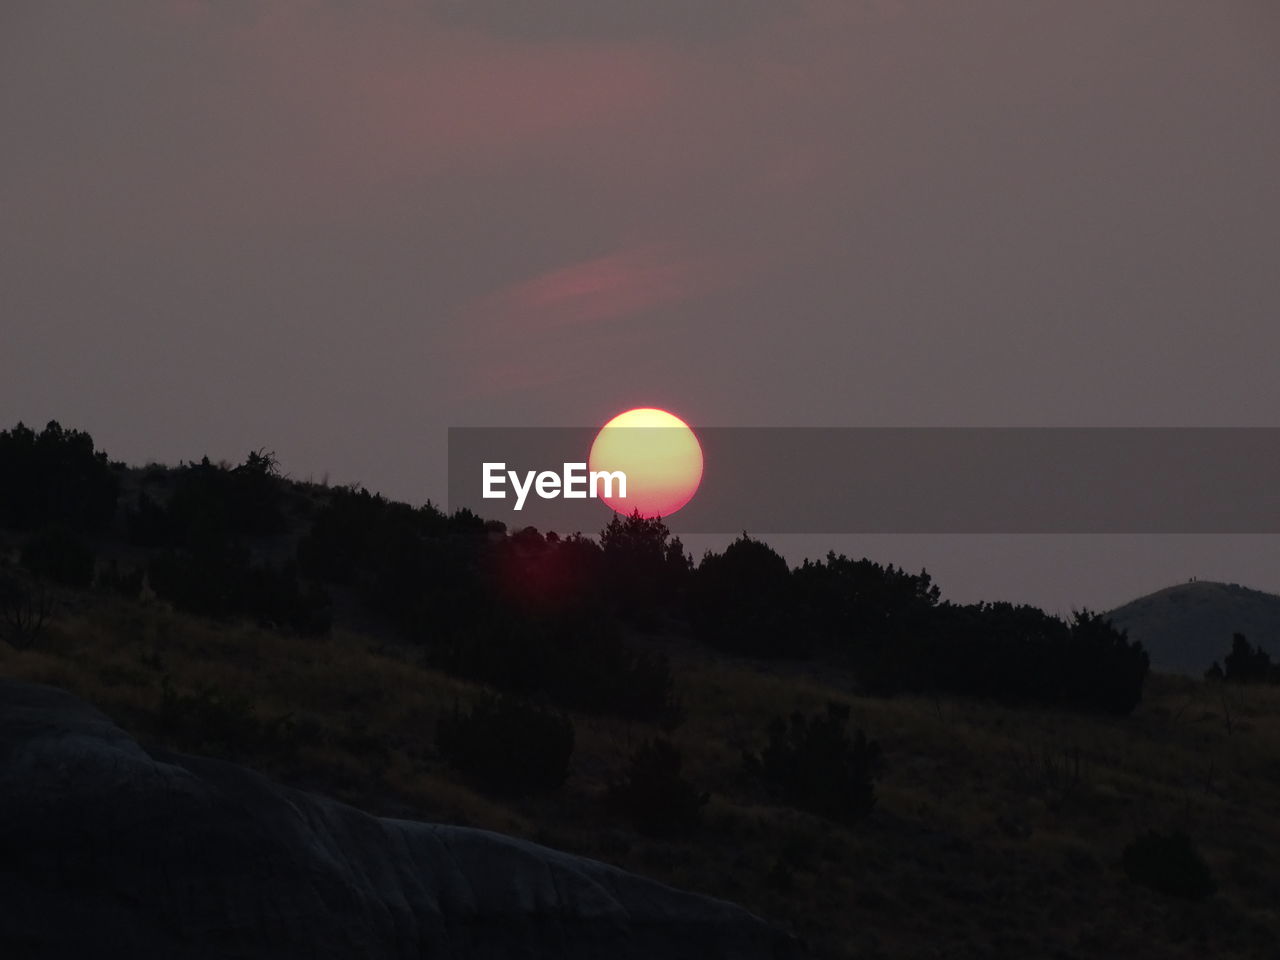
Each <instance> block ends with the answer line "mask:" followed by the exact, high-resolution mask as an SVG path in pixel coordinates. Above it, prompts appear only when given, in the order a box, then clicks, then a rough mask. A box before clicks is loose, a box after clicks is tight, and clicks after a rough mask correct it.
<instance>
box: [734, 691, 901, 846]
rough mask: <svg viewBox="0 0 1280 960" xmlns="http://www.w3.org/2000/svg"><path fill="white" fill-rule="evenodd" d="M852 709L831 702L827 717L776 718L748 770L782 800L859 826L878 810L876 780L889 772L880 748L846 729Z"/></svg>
mask: <svg viewBox="0 0 1280 960" xmlns="http://www.w3.org/2000/svg"><path fill="white" fill-rule="evenodd" d="M848 720H849V705H848V704H846V703H837V702H835V701H831V702H829V703H828V704H827V708H826V711H825V712H824V713H820V714H815V715H813V716H806V715H805V714H803V713H800V712H796V713H793V714H792V715H791V717H790V720H789V721H787V720H783V719H782V718H781V717H775V718H774V720H773V722H772V723H771V724H770V725H769V742H768V743H767V744H766V745H765V747H764V749H763V750H762V751H761V752H760V753H758V754H756V753H748V754H746V756H745V757H744V758H743V766H744V768H745V770H746V772H747V774H748V775H749V776H752V777H755V778H756V779H758V780H760V781H761V782H763V783H764V784H765V785H766V786H768V787H769V788H770V790H772V791H773V792H774V794H776V795H777V796H779V797H781V798H783V799H784V800H786V801H787V802H789V803H792V804H794V805H795V806H797V807H799V808H800V809H802V810H808V811H810V812H811V813H815V814H817V815H818V816H820V817H826V818H828V819H830V820H835V821H838V822H840V823H856V822H857V821H858V820H861V819H863V818H864V817H866V816H867V815H868V814H870V813H871V810H872V808H873V807H874V806H875V802H876V795H875V781H876V778H877V777H879V776H880V774H881V773H882V772H883V770H884V755H883V752H882V751H881V749H880V744H878V743H876V742H875V741H874V740H868V739H867V736H866V734H865V733H863V731H861V730H858V731H857V732H855V733H854V735H853V736H852V737H850V736H849V733H848V731H847V730H846V729H845V728H846V725H847V724H848Z"/></svg>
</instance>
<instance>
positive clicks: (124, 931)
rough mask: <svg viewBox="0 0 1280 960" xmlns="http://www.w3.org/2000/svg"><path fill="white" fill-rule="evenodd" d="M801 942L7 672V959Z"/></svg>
mask: <svg viewBox="0 0 1280 960" xmlns="http://www.w3.org/2000/svg"><path fill="white" fill-rule="evenodd" d="M799 955H800V951H799V949H798V947H797V946H796V945H795V944H794V942H793V941H791V940H790V939H789V938H788V937H786V936H784V935H783V934H781V933H780V932H779V931H777V930H776V929H774V928H773V927H771V926H769V925H767V924H765V923H764V922H763V921H761V920H759V919H757V918H756V917H754V916H752V915H751V914H749V913H747V912H746V911H744V910H742V909H741V908H739V907H736V906H734V905H732V904H729V903H725V902H723V901H719V900H713V899H710V898H706V897H700V896H695V895H693V894H688V893H681V892H679V891H677V890H673V889H671V888H670V887H666V886H663V885H661V884H659V883H655V882H653V881H649V880H645V879H642V878H640V877H636V876H633V875H631V874H628V873H625V872H623V871H621V870H617V869H615V868H612V867H609V866H606V865H604V864H601V863H597V862H595V861H592V860H587V859H584V858H581V857H575V856H570V855H568V854H565V853H560V852H557V851H554V850H550V849H547V848H545V847H540V846H537V845H535V844H532V843H526V842H523V841H520V840H515V839H512V838H509V837H504V836H501V835H499V834H494V833H489V832H487V831H482V830H471V829H465V828H461V827H450V826H441V825H436V824H429V823H414V822H410V821H404V820H387V819H379V818H377V817H372V816H369V815H367V814H364V813H361V812H360V811H358V810H355V809H353V808H351V807H347V806H344V805H342V804H339V803H335V802H333V801H330V800H326V799H323V798H320V797H317V796H313V795H310V794H306V793H303V792H300V791H297V790H291V789H288V788H285V787H281V786H279V785H277V784H274V783H272V782H271V781H269V780H268V779H266V778H265V777H262V776H260V775H258V774H255V773H253V772H252V771H249V770H246V769H244V768H241V767H237V766H235V765H232V764H228V763H222V762H219V761H214V760H209V759H201V758H198V757H189V756H182V755H176V754H169V753H162V752H159V751H150V752H149V751H147V750H144V749H143V748H142V747H141V746H139V744H138V743H137V742H135V741H134V740H133V739H132V738H131V737H129V736H128V735H127V734H125V733H124V732H123V731H122V730H120V729H119V728H118V727H116V726H115V725H114V724H112V723H111V721H110V720H108V719H107V718H106V717H105V716H103V715H102V714H101V713H99V712H98V711H97V710H95V709H94V708H92V707H90V706H88V705H87V704H85V703H84V702H82V701H80V700H78V699H76V698H75V697H73V696H71V695H70V694H68V693H66V692H64V691H61V690H56V689H53V688H50V687H41V686H35V685H31V684H21V683H16V682H13V681H7V680H0V956H3V957H6V958H13V960H20V958H21V960H25V958H32V960H36V958H64V957H65V958H75V960H84V958H90V957H94V958H101V957H129V958H133V960H145V958H152V957H155V958H166V960H186V958H206V957H207V958H214V957H217V958H221V960H225V958H255V960H256V958H262V960H267V958H270V960H288V958H295V957H296V958H308V960H322V958H323V960H327V958H339V957H341V958H365V957H368V958H415V960H416V958H432V960H464V958H465V960H497V958H503V960H532V958H553V957H554V958H557V960H579V958H581V960H586V958H591V960H641V958H643V960H683V958H689V960H693V958H697V960H716V958H725V960H728V958H734V960H756V958H760V960H764V958H770V960H777V958H790V957H796V956H799Z"/></svg>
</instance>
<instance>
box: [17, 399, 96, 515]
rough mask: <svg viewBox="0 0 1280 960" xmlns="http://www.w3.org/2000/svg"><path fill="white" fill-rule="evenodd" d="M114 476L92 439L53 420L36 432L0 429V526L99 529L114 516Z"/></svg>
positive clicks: (26, 429) (22, 427) (24, 429)
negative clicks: (96, 450)
mask: <svg viewBox="0 0 1280 960" xmlns="http://www.w3.org/2000/svg"><path fill="white" fill-rule="evenodd" d="M118 495H119V481H118V480H117V479H116V476H115V474H114V473H112V470H111V465H110V464H109V463H108V462H107V455H106V454H105V453H103V452H95V451H94V448H93V438H92V437H91V436H89V434H87V433H84V432H82V431H78V430H66V429H63V427H62V426H61V425H59V424H58V422H57V421H56V420H51V421H49V424H48V426H46V427H45V428H44V430H42V431H41V432H40V433H36V432H35V431H33V430H31V429H30V428H29V427H26V426H24V425H23V424H21V423H19V424H18V425H17V426H16V427H14V428H13V429H12V430H5V431H0V526H6V527H12V528H15V529H18V530H38V529H40V528H42V527H47V526H51V525H54V524H61V525H65V526H67V527H69V528H71V529H73V530H78V531H96V530H100V529H102V528H103V527H104V526H106V524H107V523H109V522H110V520H111V518H112V517H113V516H114V515H115V509H116V498H117V496H118Z"/></svg>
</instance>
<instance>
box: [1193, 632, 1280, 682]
mask: <svg viewBox="0 0 1280 960" xmlns="http://www.w3.org/2000/svg"><path fill="white" fill-rule="evenodd" d="M1224 668H1225V669H1224ZM1205 678H1206V679H1209V680H1229V681H1231V682H1232V683H1280V667H1277V666H1276V665H1275V664H1273V663H1272V662H1271V655H1270V654H1269V653H1267V651H1266V650H1264V649H1263V648H1262V647H1261V645H1259V646H1254V645H1253V644H1251V643H1250V642H1249V640H1248V638H1247V637H1246V636H1245V635H1244V634H1243V633H1236V634H1232V636H1231V651H1230V652H1229V653H1228V654H1227V655H1226V656H1225V657H1224V658H1223V660H1222V666H1219V665H1218V662H1217V661H1216V660H1215V661H1214V663H1213V665H1212V666H1211V667H1209V669H1208V670H1206V671H1205Z"/></svg>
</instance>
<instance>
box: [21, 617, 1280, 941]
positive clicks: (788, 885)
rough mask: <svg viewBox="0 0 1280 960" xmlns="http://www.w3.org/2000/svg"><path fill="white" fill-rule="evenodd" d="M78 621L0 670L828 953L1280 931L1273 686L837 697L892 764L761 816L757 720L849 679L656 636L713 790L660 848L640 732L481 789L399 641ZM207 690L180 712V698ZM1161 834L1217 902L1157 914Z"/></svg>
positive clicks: (1278, 720)
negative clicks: (874, 792)
mask: <svg viewBox="0 0 1280 960" xmlns="http://www.w3.org/2000/svg"><path fill="white" fill-rule="evenodd" d="M72 609H73V610H74V612H72V613H69V614H67V615H66V616H64V617H63V618H62V619H61V620H60V621H58V622H56V623H54V624H53V625H52V626H51V627H50V629H49V631H48V634H47V635H46V637H45V638H44V640H43V642H42V643H41V645H40V646H39V648H37V649H36V650H32V651H26V652H16V651H13V650H11V649H9V648H8V647H6V646H5V645H3V644H0V673H3V674H4V675H6V676H12V677H19V678H24V679H29V680H34V681H39V682H44V683H51V684H55V685H57V686H61V687H65V688H67V689H69V690H71V691H73V692H75V693H77V694H79V695H81V696H83V697H85V698H86V699H88V700H89V701H91V702H93V703H95V704H97V705H98V706H100V707H101V708H102V709H104V710H105V711H106V712H107V713H108V714H110V715H111V716H112V717H113V718H115V719H116V720H117V722H119V723H120V724H121V725H123V726H124V727H125V728H127V729H129V730H131V731H132V732H134V733H135V734H137V735H138V736H140V737H141V738H142V739H143V740H144V741H149V742H153V743H161V744H164V745H167V746H171V747H177V748H179V749H184V750H188V751H193V752H206V753H214V754H219V755H222V756H227V757H229V758H231V759H234V760H237V761H239V762H243V763H246V764H248V765H251V766H254V767H257V768H259V769H261V770H263V771H265V772H267V773H269V774H271V775H272V776H275V777H277V778H279V779H281V780H283V781H285V782H289V783H292V784H295V785H298V786H302V787H306V788H308V789H314V790H319V791H321V792H325V793H328V794H330V795H333V796H336V797H338V798H340V799H343V800H346V801H349V802H352V803H355V804H357V805H359V806H362V807H365V808H366V809H369V810H372V811H374V812H377V813H383V814H390V815H395V816H408V817H417V818H423V819H433V820H441V821H452V822H458V823H468V824H472V825H477V826H483V827H486V828H490V829H495V830H499V831H503V832H508V833H514V834H519V835H522V836H527V837H531V838H533V839H535V840H538V841H540V842H544V843H548V844H551V845H553V846H557V847H561V848H564V849H568V850H572V851H574V852H578V853H582V854H586V855H589V856H593V857H596V858H599V859H602V860H606V861H610V862H613V863H617V864H619V865H621V866H623V867H626V868H628V869H631V870H635V871H637V872H640V873H643V874H647V875H650V876H655V877H658V878H660V879H663V880H666V881H668V882H670V883H673V884H675V885H678V886H681V887H685V888H689V889H695V890H699V891H703V892H707V893H711V894H714V895H719V896H723V897H726V898H729V899H733V900H736V901H738V902H741V903H744V904H746V905H747V906H748V907H750V908H752V909H754V910H756V911H757V912H759V913H761V914H763V915H765V916H767V917H770V918H772V919H774V920H776V921H779V922H781V923H784V924H787V923H790V924H793V925H794V926H795V928H796V929H797V930H798V931H799V932H800V933H802V934H803V935H805V936H806V937H808V938H809V939H810V940H811V942H812V943H813V944H814V946H815V947H817V948H820V951H821V954H822V955H830V956H859V957H874V956H878V955H885V956H894V957H902V956H940V957H986V956H1010V957H1014V956H1016V957H1038V956H1046V957H1048V956H1054V957H1071V956H1081V957H1083V956H1128V957H1172V958H1177V957H1187V958H1190V957H1200V956H1205V955H1212V956H1215V957H1221V958H1226V957H1256V956H1262V955H1266V954H1267V952H1268V948H1267V944H1268V942H1269V940H1270V939H1271V938H1273V937H1276V936H1277V931H1278V930H1280V917H1278V915H1277V910H1278V908H1277V904H1280V825H1278V823H1277V817H1280V688H1270V689H1261V688H1259V689H1246V690H1228V691H1226V699H1225V700H1224V699H1222V697H1221V696H1220V694H1221V691H1220V690H1219V689H1217V688H1213V687H1208V686H1206V685H1204V684H1202V683H1201V682H1199V681H1193V680H1189V679H1183V678H1173V677H1163V676H1157V677H1154V678H1153V679H1152V680H1151V681H1150V683H1149V685H1148V696H1147V699H1146V702H1145V703H1144V704H1143V705H1142V706H1141V707H1140V708H1139V710H1138V711H1137V712H1136V714H1135V715H1133V716H1132V717H1128V718H1123V719H1104V718H1089V717H1080V716H1073V715H1069V714H1057V713H1051V712H1047V711H1023V710H1014V709H1009V708H1004V707H998V706H994V705H990V704H986V703H980V702H973V701H961V700H948V699H943V700H939V701H934V700H928V699H920V698H908V697H903V698H897V699H862V698H856V699H855V698H850V699H851V702H852V703H853V715H854V722H855V723H856V724H857V725H860V726H863V727H864V728H866V729H867V730H868V731H869V733H870V734H871V735H872V736H874V737H877V738H879V739H880V741H881V743H882V744H883V745H884V748H885V752H886V755H887V759H888V761H889V764H890V767H889V770H888V773H887V775H886V777H885V779H884V781H883V783H882V784H881V788H880V791H879V797H880V802H879V806H878V808H877V810H876V812H875V813H874V814H873V815H872V817H871V818H870V819H869V820H868V821H866V822H865V823H863V824H861V825H859V826H858V827H856V828H853V829H844V828H835V827H831V826H829V825H827V824H825V823H823V822H822V821H819V820H817V819H815V818H812V817H809V816H807V815H803V814H800V813H797V812H795V811H791V810H787V809H783V808H781V807H778V806H776V805H773V804H772V803H771V802H770V801H769V799H768V798H767V797H765V796H763V795H761V794H760V793H759V792H758V791H756V790H755V788H754V787H752V786H751V785H750V784H747V783H744V782H743V781H742V779H741V777H740V776H739V773H738V770H739V758H740V756H741V751H742V750H743V748H745V747H756V746H759V744H760V739H761V738H762V735H763V730H764V728H765V725H766V724H767V722H768V720H769V719H770V717H772V716H773V715H774V714H777V713H780V712H787V711H790V710H792V709H797V708H800V709H816V708H818V707H820V706H821V705H822V704H823V703H824V701H825V700H826V699H828V698H830V697H834V696H845V693H844V692H843V691H844V690H845V689H846V688H847V687H848V686H849V683H848V678H846V677H843V676H840V675H839V674H836V673H830V674H826V675H819V674H818V673H817V671H815V670H813V669H812V668H805V669H802V668H799V667H794V668H793V667H781V666H766V665H759V664H754V663H752V662H749V661H733V660H726V659H724V658H722V657H717V656H711V655H708V654H706V653H704V652H702V651H699V650H697V649H691V648H690V647H689V646H687V645H686V644H684V643H681V642H670V643H666V644H664V646H665V647H666V648H667V649H668V652H669V653H671V654H672V656H673V660H674V662H675V666H676V668H677V674H678V682H679V686H680V692H681V696H682V698H683V701H684V704H685V709H686V714H687V719H686V721H685V723H684V725H683V726H682V727H680V729H679V730H678V731H677V732H676V734H675V739H676V740H677V742H678V743H679V744H680V745H681V747H682V749H683V750H684V751H685V753H686V770H687V772H688V773H689V774H690V775H691V777H692V779H694V780H695V782H697V783H698V785H699V786H700V787H702V788H704V789H710V790H712V791H713V792H714V796H713V798H712V801H711V804H710V806H709V807H708V811H707V827H706V829H705V830H704V831H703V833H702V835H701V836H699V837H698V838H696V839H694V840H692V841H689V842H687V843H664V842H657V841H652V840H646V839H643V838H640V837H638V836H636V835H635V834H634V833H632V832H631V831H630V830H629V829H628V828H627V827H626V826H625V825H623V824H619V823H617V822H615V821H612V820H610V819H609V818H608V817H607V816H605V815H604V814H603V813H602V812H601V811H600V807H599V803H598V796H599V794H600V792H601V791H602V789H603V787H604V785H605V783H606V782H607V780H608V779H609V777H610V776H611V775H615V774H617V773H618V772H619V771H620V769H621V766H622V762H623V758H624V756H625V755H626V752H627V751H628V749H629V746H630V745H631V744H632V743H634V742H635V741H636V740H637V739H638V738H639V737H641V736H644V735H649V734H652V733H653V732H655V731H652V730H648V729H645V728H644V727H641V726H636V725H628V724H624V723H622V722H618V721H613V720H602V719H598V718H591V717H581V716H579V717H575V721H576V725H577V742H578V749H577V751H576V753H575V757H574V773H573V776H572V777H571V779H570V781H569V783H568V784H567V785H566V787H565V788H564V789H563V790H562V791H561V792H560V793H559V794H557V795H555V796H551V797H545V798H541V799H532V800H528V801H520V802H503V801H497V800H492V799H489V798H486V797H483V796H481V795H480V794H478V793H476V792H474V791H473V790H471V789H470V788H469V787H468V786H467V785H466V784H465V783H464V782H462V781H461V780H460V779H459V778H458V777H456V776H455V775H453V774H452V773H451V772H450V771H449V770H448V769H447V768H445V767H444V766H443V765H442V764H441V763H440V761H439V760H438V758H437V757H436V756H435V755H434V751H433V748H432V742H433V733H434V725H435V717H436V714H437V712H438V710H439V709H440V708H441V707H444V706H448V705H451V704H452V703H453V702H454V700H455V698H463V699H464V700H465V698H466V697H467V696H468V694H469V692H470V691H471V690H472V689H474V688H473V687H471V686H469V685H468V684H466V683H463V682H461V681H458V680H455V679H453V678H451V677H448V676H445V675H442V674H439V673H436V672H432V671H430V670H427V669H424V668H423V667H422V666H420V665H419V664H418V663H417V662H416V658H415V657H414V656H413V655H412V653H411V652H409V651H403V650H398V649H396V648H393V647H388V646H386V645H385V644H383V643H382V642H381V641H376V640H373V639H370V638H369V637H366V636H362V635H358V634H353V633H350V632H344V631H341V630H339V631H336V632H335V634H334V636H333V637H332V638H329V639H326V640H307V639H300V638H295V637H288V636H282V635H279V634H275V633H271V632H267V631H263V630H259V629H256V628H252V627H247V626H234V625H218V624H211V623H207V622H203V621H199V620H195V619H192V618H189V617H185V616H181V615H177V614H174V613H172V612H170V611H168V610H166V609H164V608H163V606H162V605H159V604H155V603H151V604H146V603H136V602H125V601H119V600H115V599H106V598H98V597H89V596H83V597H79V598H77V599H76V602H75V603H74V604H73V606H72ZM640 642H651V643H659V642H660V641H652V640H647V641H640ZM162 677H167V678H168V681H167V682H168V685H169V689H170V691H171V692H170V696H169V700H168V703H169V706H168V707H167V708H166V706H165V703H166V699H165V694H164V692H163V690H164V684H163V683H162ZM200 690H206V693H207V694H208V695H207V696H206V697H205V698H204V699H203V700H200V701H199V702H198V704H197V705H195V706H193V701H190V700H183V699H176V700H175V696H177V697H179V698H181V697H185V696H190V695H193V694H195V693H196V692H197V691H200ZM175 704H178V706H176V707H175ZM166 711H167V713H166ZM1228 713H1229V715H1230V718H1231V722H1230V729H1229V728H1228V723H1227V722H1226V718H1227V715H1228ZM174 718H176V720H175V719H174ZM1077 751H1078V758H1079V767H1078V773H1077V769H1076V764H1075V761H1074V757H1075V756H1076V752H1077ZM1172 825H1177V826H1181V827H1183V828H1185V829H1187V830H1188V831H1189V832H1190V833H1191V834H1192V836H1193V837H1194V838H1196V840H1197V842H1198V843H1199V845H1200V847H1201V849H1202V850H1203V851H1204V853H1205V854H1206V856H1207V858H1208V859H1209V861H1210V862H1211V864H1212V866H1213V868H1214V871H1215V874H1216V876H1217V879H1218V882H1219V888H1220V892H1219V893H1218V895H1217V896H1216V897H1215V898H1214V899H1212V900H1210V901H1208V902H1206V903H1202V904H1191V905H1188V904H1183V903H1179V902H1177V901H1170V900H1167V899H1165V898H1162V897H1161V896H1159V895H1157V894H1155V893H1152V892H1150V891H1147V890H1144V889H1142V888H1139V887H1135V886H1134V885H1132V884H1131V883H1129V882H1128V881H1127V880H1126V878H1125V876H1124V874H1123V872H1122V871H1121V870H1120V868H1119V858H1120V853H1121V850H1122V849H1123V847H1124V844H1125V843H1126V842H1127V841H1128V840H1129V839H1130V838H1131V837H1132V836H1133V835H1134V833H1135V832H1137V831H1138V830H1141V829H1146V828H1147V827H1149V826H1172Z"/></svg>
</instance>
